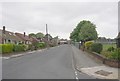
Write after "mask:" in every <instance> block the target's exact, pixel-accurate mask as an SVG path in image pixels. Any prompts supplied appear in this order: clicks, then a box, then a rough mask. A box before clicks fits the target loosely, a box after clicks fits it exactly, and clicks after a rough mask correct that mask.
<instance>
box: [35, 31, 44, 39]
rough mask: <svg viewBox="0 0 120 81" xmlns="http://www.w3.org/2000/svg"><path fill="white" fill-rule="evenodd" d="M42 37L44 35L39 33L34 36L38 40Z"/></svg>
mask: <svg viewBox="0 0 120 81" xmlns="http://www.w3.org/2000/svg"><path fill="white" fill-rule="evenodd" d="M43 37H44V34H43V33H41V32H39V33H37V34H36V38H38V39H41V38H43Z"/></svg>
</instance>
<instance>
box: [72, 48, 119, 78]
mask: <svg viewBox="0 0 120 81" xmlns="http://www.w3.org/2000/svg"><path fill="white" fill-rule="evenodd" d="M72 49H73V54H74V60H75V67H76V69H77V70H78V71H80V72H82V73H85V74H88V75H89V76H92V77H95V78H98V79H118V78H119V77H118V72H119V71H120V70H119V69H118V68H113V67H109V66H106V65H104V64H102V63H101V62H99V61H97V60H95V59H94V58H92V57H91V56H89V54H88V53H87V52H85V51H84V52H83V51H82V50H79V49H77V48H76V47H75V46H72Z"/></svg>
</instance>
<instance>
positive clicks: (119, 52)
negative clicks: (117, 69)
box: [110, 48, 120, 61]
mask: <svg viewBox="0 0 120 81" xmlns="http://www.w3.org/2000/svg"><path fill="white" fill-rule="evenodd" d="M110 59H115V60H119V61H120V48H117V49H115V51H114V52H113V53H112V54H111V58H110Z"/></svg>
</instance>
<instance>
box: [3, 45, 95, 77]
mask: <svg viewBox="0 0 120 81" xmlns="http://www.w3.org/2000/svg"><path fill="white" fill-rule="evenodd" d="M2 68H3V69H2V78H3V79H94V77H92V76H89V75H87V74H84V73H82V72H79V71H77V70H76V69H75V65H74V60H73V49H72V47H71V46H70V45H61V46H57V47H52V48H49V49H46V50H45V51H36V52H32V53H31V54H26V55H22V56H19V57H17V56H16V58H9V59H3V60H2Z"/></svg>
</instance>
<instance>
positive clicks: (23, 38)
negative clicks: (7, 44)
mask: <svg viewBox="0 0 120 81" xmlns="http://www.w3.org/2000/svg"><path fill="white" fill-rule="evenodd" d="M15 34H16V35H17V36H18V37H20V38H21V39H22V40H24V41H31V39H30V37H29V36H27V35H25V36H24V34H21V33H15Z"/></svg>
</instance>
